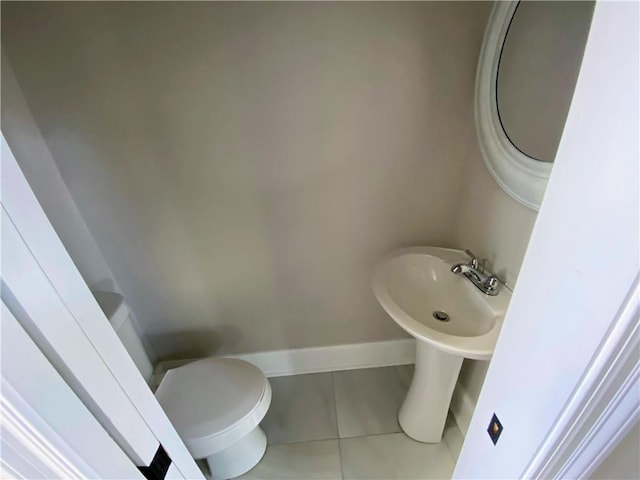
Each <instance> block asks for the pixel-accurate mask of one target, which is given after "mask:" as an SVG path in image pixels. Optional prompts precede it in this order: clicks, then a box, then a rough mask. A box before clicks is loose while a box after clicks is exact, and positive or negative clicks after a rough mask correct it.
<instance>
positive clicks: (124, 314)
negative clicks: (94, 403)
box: [93, 292, 153, 383]
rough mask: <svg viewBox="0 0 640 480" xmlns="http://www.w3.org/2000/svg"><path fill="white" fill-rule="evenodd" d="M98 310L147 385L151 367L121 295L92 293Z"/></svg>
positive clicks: (151, 371) (151, 370)
mask: <svg viewBox="0 0 640 480" xmlns="http://www.w3.org/2000/svg"><path fill="white" fill-rule="evenodd" d="M93 296H94V297H95V298H96V300H97V301H98V304H99V305H100V308H102V311H103V312H104V314H105V315H106V316H107V318H108V319H109V323H111V326H112V327H113V329H114V330H115V331H116V334H117V335H118V337H119V338H120V341H121V342H122V344H123V345H124V348H125V349H126V350H127V352H129V355H130V356H131V358H132V360H133V362H134V363H135V364H136V366H137V367H138V370H140V373H141V374H142V376H143V377H144V379H145V380H146V382H147V383H149V380H150V378H151V374H152V373H153V366H152V365H151V361H150V360H149V357H148V356H147V352H146V351H145V350H144V347H143V346H142V342H141V341H140V337H139V336H138V332H136V329H135V327H134V326H133V321H132V319H131V311H130V310H129V307H128V306H127V304H126V303H125V301H124V299H123V298H122V295H120V294H118V293H113V292H93Z"/></svg>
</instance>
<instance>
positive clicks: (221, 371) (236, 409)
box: [156, 358, 271, 458]
mask: <svg viewBox="0 0 640 480" xmlns="http://www.w3.org/2000/svg"><path fill="white" fill-rule="evenodd" d="M156 398H157V399H158V402H159V403H160V405H161V406H162V408H163V409H164V411H165V413H166V414H167V416H168V417H169V419H170V420H171V423H172V424H173V426H174V427H175V428H176V430H177V432H178V434H179V435H180V437H182V439H183V441H184V442H185V445H186V446H187V448H188V449H189V452H190V453H191V455H193V457H194V458H204V457H208V456H210V455H212V454H215V453H218V452H221V451H223V450H225V449H227V448H228V447H229V446H231V445H232V444H233V443H235V442H237V441H238V440H240V439H241V438H243V437H244V436H246V435H247V434H248V433H249V432H251V431H252V430H253V429H255V428H256V427H257V426H258V424H259V423H260V421H261V420H262V418H263V417H264V416H265V414H266V412H267V409H268V408H269V404H270V403H271V387H270V386H269V382H268V381H267V379H266V377H265V376H264V374H263V373H262V372H261V371H260V370H259V369H258V368H257V367H255V366H254V365H252V364H250V363H248V362H245V361H244V360H239V359H233V358H205V359H202V360H198V361H196V362H193V363H189V364H187V365H184V366H182V367H179V368H175V369H172V370H169V371H168V372H167V374H166V375H165V377H164V379H163V380H162V382H161V383H160V386H159V387H158V390H157V391H156Z"/></svg>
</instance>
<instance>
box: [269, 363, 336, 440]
mask: <svg viewBox="0 0 640 480" xmlns="http://www.w3.org/2000/svg"><path fill="white" fill-rule="evenodd" d="M269 382H270V383H271V388H272V390H273V396H272V399H271V406H270V407H269V411H268V412H267V415H266V416H265V417H264V420H263V421H262V428H263V429H264V431H265V432H266V434H267V440H268V442H269V444H278V443H289V442H302V441H309V440H326V439H332V438H337V437H338V428H337V423H336V411H335V403H334V398H333V385H332V380H331V374H330V373H316V374H310V375H293V376H290V377H275V378H270V379H269Z"/></svg>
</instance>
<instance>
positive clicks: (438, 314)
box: [433, 310, 449, 322]
mask: <svg viewBox="0 0 640 480" xmlns="http://www.w3.org/2000/svg"><path fill="white" fill-rule="evenodd" d="M433 318H435V319H436V320H438V321H440V322H448V321H449V315H448V314H447V312H443V311H442V310H436V311H435V312H433Z"/></svg>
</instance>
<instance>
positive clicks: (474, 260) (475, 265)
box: [464, 249, 484, 268]
mask: <svg viewBox="0 0 640 480" xmlns="http://www.w3.org/2000/svg"><path fill="white" fill-rule="evenodd" d="M464 253H466V254H467V255H469V256H470V257H471V260H470V261H469V266H470V267H472V268H478V257H476V256H475V254H474V253H473V252H472V251H471V250H469V249H465V251H464ZM483 266H484V265H483Z"/></svg>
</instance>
